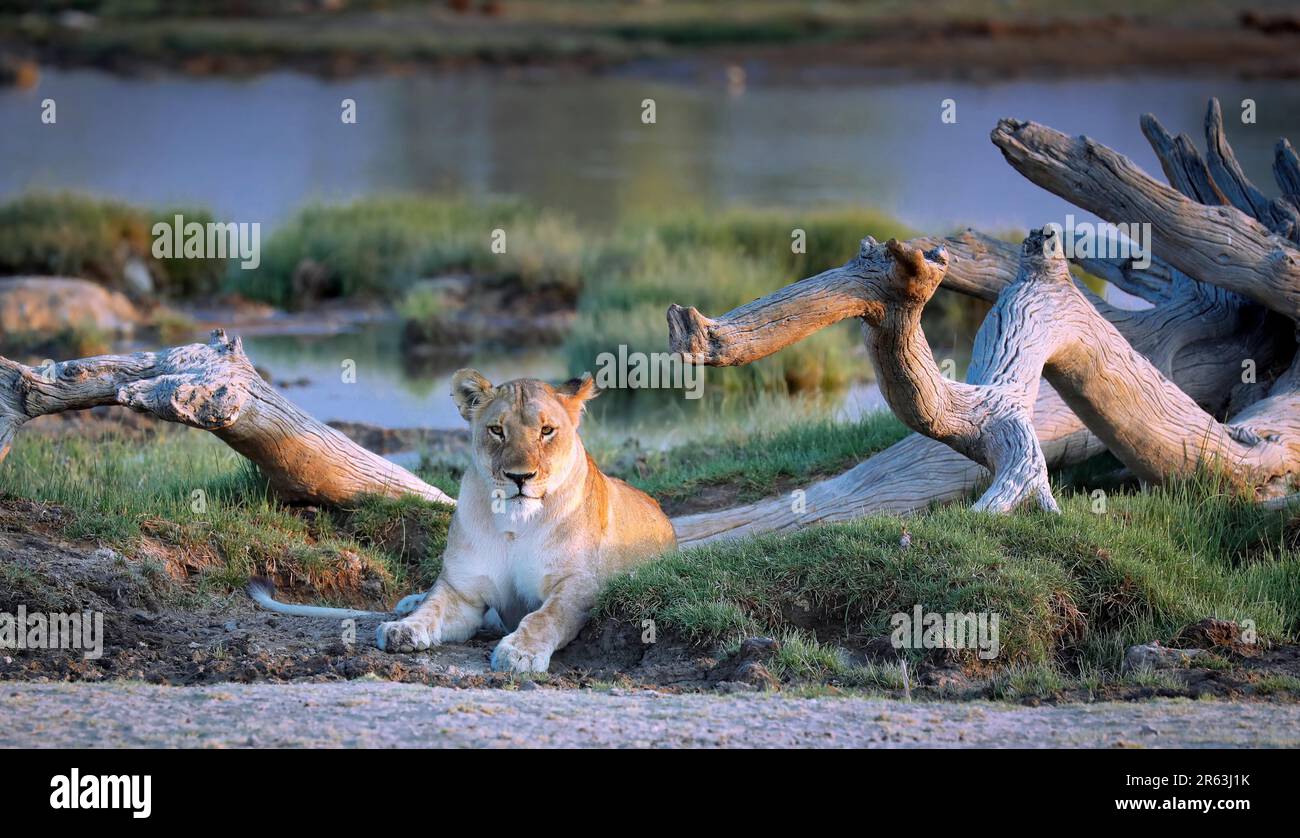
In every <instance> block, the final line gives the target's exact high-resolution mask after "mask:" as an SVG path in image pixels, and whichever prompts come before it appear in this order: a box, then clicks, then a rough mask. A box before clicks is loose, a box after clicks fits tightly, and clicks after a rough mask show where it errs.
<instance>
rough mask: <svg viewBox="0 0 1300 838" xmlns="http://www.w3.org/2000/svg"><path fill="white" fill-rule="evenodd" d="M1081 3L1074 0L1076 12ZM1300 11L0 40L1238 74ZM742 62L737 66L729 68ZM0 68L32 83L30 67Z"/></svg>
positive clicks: (58, 33) (370, 28)
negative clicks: (20, 68) (1211, 71)
mask: <svg viewBox="0 0 1300 838" xmlns="http://www.w3.org/2000/svg"><path fill="white" fill-rule="evenodd" d="M1085 14H1086V13H1085ZM1298 46H1300V16H1297V15H1296V14H1295V13H1294V12H1292V11H1288V10H1266V11H1253V10H1250V9H1249V8H1244V7H1243V8H1242V10H1241V11H1240V12H1238V13H1236V14H1233V13H1232V11H1231V10H1230V9H1223V8H1222V7H1211V8H1208V9H1205V8H1196V7H1192V8H1186V9H1182V10H1180V13H1179V14H1177V15H1170V16H1160V17H1157V16H1147V15H1142V14H1135V15H1120V14H1111V15H1101V14H1096V13H1092V14H1086V16H1084V15H1079V14H1076V15H1063V14H1060V13H1059V12H1058V11H1057V10H1055V9H1051V8H1047V7H1044V8H1043V9H1042V11H1041V13H1039V14H1034V13H1033V10H1032V9H1030V10H1029V11H1028V12H1022V13H1019V14H1006V15H1000V16H980V15H978V14H967V15H964V16H962V17H961V18H960V19H952V18H945V17H940V16H937V15H933V14H929V13H927V12H926V11H925V10H917V11H915V12H912V13H910V14H907V15H902V16H891V17H882V16H879V15H878V14H877V13H875V12H874V11H872V10H869V9H868V10H866V11H865V12H860V13H856V14H844V13H841V14H839V15H828V16H823V15H820V14H818V13H817V12H816V10H807V9H800V8H799V7H798V6H792V8H791V9H790V10H788V12H787V13H786V14H784V15H775V16H773V15H764V14H758V15H755V16H751V17H746V16H742V17H730V16H728V15H727V14H725V13H720V14H719V15H718V16H717V17H716V19H715V18H711V17H704V18H694V19H692V18H689V17H688V18H681V19H677V18H673V17H665V18H664V19H662V20H656V19H654V18H653V16H652V15H651V16H648V17H644V18H633V19H629V20H627V21H621V20H618V19H617V18H615V19H609V18H604V19H602V18H599V17H597V18H594V19H591V20H582V21H577V22H565V21H562V20H546V19H544V16H543V17H542V18H538V17H530V15H529V14H528V13H527V12H524V13H523V14H522V15H520V16H518V17H516V16H514V15H513V13H512V14H510V15H492V16H489V15H454V14H441V15H440V14H438V12H436V11H432V12H431V11H430V10H425V11H412V12H396V13H386V14H366V13H354V14H348V15H326V16H321V15H315V16H301V17H279V18H263V19H249V20H238V19H232V20H215V19H204V18H183V19H162V20H153V21H146V22H140V21H115V20H112V19H105V20H91V21H89V24H88V25H85V26H75V27H73V26H66V25H60V23H59V22H58V21H57V20H53V19H51V20H41V19H38V18H36V17H33V16H29V17H28V18H27V19H25V20H14V19H10V20H9V21H7V22H5V21H3V20H0V52H3V53H5V54H7V55H8V56H9V60H8V64H9V65H11V66H23V67H31V62H33V61H35V62H39V63H41V64H48V65H54V66H59V67H87V66H90V67H96V68H100V69H104V70H107V71H109V72H114V73H120V74H128V75H138V74H148V73H154V72H159V71H179V72H184V73H187V74H192V75H234V76H247V75H253V74H258V73H265V72H273V71H281V70H284V69H286V68H292V69H296V70H299V71H302V72H307V73H311V74H315V75H319V76H323V77H331V78H343V77H352V76H356V75H359V74H368V73H395V72H400V73H411V72H419V71H427V70H438V71H448V70H451V71H455V70H467V69H483V68H487V69H492V70H497V71H504V72H509V73H512V74H531V75H556V74H563V75H577V74H587V73H594V72H634V73H638V74H644V75H648V76H653V77H659V78H674V77H684V76H686V77H695V78H706V79H714V80H717V81H726V82H727V83H730V84H733V85H734V84H743V83H744V80H745V79H746V78H747V77H748V78H749V79H751V80H762V79H767V80H794V79H802V80H805V81H821V82H828V81H834V79H836V78H843V77H846V76H858V77H861V76H862V75H863V74H868V75H889V76H897V77H903V78H922V79H929V78H1015V77H1028V76H1039V77H1041V76H1044V75H1073V76H1080V75H1111V74H1115V73H1126V72H1134V71H1146V72H1167V73H1184V72H1189V71H1197V70H1205V69H1210V68H1212V69H1213V70H1214V71H1215V72H1216V73H1221V74H1233V75H1236V76H1241V77H1261V76H1267V77H1274V78H1293V77H1296V76H1297V75H1300V49H1297V47H1298ZM737 67H743V68H744V69H743V71H742V72H740V73H739V75H738V74H737V72H736V70H735V69H732V68H737ZM33 72H35V71H34V70H30V69H29V70H27V71H26V72H25V73H17V72H10V73H8V74H0V78H9V79H11V82H10V83H15V84H17V83H19V82H20V81H21V82H22V83H25V84H29V85H30V84H32V83H33V82H32V81H31V77H32V73H33Z"/></svg>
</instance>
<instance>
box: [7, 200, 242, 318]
mask: <svg viewBox="0 0 1300 838" xmlns="http://www.w3.org/2000/svg"><path fill="white" fill-rule="evenodd" d="M177 215H181V216H183V217H184V219H185V223H187V224H188V223H189V222H198V223H200V224H207V223H208V222H210V221H212V220H213V217H212V214H211V213H210V212H208V211H207V210H203V209H196V208H190V207H184V208H167V209H163V210H158V211H153V210H146V209H141V208H139V207H134V206H131V205H129V204H125V203H121V202H118V201H111V200H102V199H99V198H92V197H88V196H84V195H76V194H68V193H63V194H40V193H36V194H29V195H24V196H22V197H19V198H15V199H14V200H11V201H8V202H5V203H3V204H0V275H14V274H35V275H56V276H70V277H80V278H82V279H90V280H94V281H96V282H99V283H100V284H102V285H104V286H106V287H108V288H111V289H113V290H115V291H124V292H127V293H128V295H135V292H133V291H132V290H131V288H130V287H129V283H128V281H127V268H128V264H129V263H131V262H133V261H134V262H138V263H139V264H140V265H142V266H143V267H144V268H145V269H146V270H147V271H148V274H149V279H150V281H151V282H152V284H153V286H154V288H155V289H156V291H157V292H158V294H159V295H160V296H161V297H164V298H167V299H175V300H180V299H188V298H192V297H196V296H202V295H206V294H212V293H215V292H217V291H219V290H220V289H221V288H222V286H223V283H224V282H225V277H226V271H227V262H226V261H225V260H222V259H155V258H154V257H153V253H152V248H153V240H154V237H153V226H154V224H155V223H158V222H163V223H166V224H168V225H171V224H173V223H174V219H175V216H177Z"/></svg>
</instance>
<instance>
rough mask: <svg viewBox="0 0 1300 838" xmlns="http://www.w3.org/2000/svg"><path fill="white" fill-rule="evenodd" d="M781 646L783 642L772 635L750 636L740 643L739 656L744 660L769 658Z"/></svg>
mask: <svg viewBox="0 0 1300 838" xmlns="http://www.w3.org/2000/svg"><path fill="white" fill-rule="evenodd" d="M780 648H781V643H780V642H779V641H777V640H776V639H775V638H772V637H749V638H746V639H745V640H744V641H742V642H741V644H740V651H739V652H738V653H737V654H738V657H739V658H740V659H741V660H744V661H751V660H767V659H768V658H770V657H771V656H772V655H774V654H776V653H777V651H778V650H780Z"/></svg>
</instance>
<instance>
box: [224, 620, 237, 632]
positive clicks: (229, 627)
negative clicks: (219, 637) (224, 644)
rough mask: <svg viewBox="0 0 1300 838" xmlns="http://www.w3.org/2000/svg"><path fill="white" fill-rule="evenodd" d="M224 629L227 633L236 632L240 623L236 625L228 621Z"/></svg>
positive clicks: (232, 621)
mask: <svg viewBox="0 0 1300 838" xmlns="http://www.w3.org/2000/svg"><path fill="white" fill-rule="evenodd" d="M224 628H225V630H226V631H234V630H235V629H237V628H239V623H236V622H235V621H234V620H226V624H225V626H224Z"/></svg>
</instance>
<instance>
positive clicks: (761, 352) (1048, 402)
mask: <svg viewBox="0 0 1300 838" xmlns="http://www.w3.org/2000/svg"><path fill="white" fill-rule="evenodd" d="M1142 126H1143V130H1144V131H1145V132H1146V134H1147V137H1148V139H1149V140H1150V142H1151V144H1152V147H1153V148H1154V149H1155V150H1156V153H1157V155H1158V156H1159V157H1160V159H1161V161H1162V165H1163V166H1164V168H1165V170H1166V174H1167V176H1168V177H1169V179H1170V182H1171V183H1173V184H1174V185H1175V187H1177V188H1176V189H1170V188H1169V187H1166V186H1164V185H1163V184H1159V183H1157V182H1155V181H1154V180H1152V179H1151V178H1149V177H1148V176H1147V175H1145V174H1144V173H1142V172H1141V171H1140V170H1138V169H1137V168H1136V167H1135V166H1133V165H1132V164H1131V163H1130V162H1129V161H1128V160H1127V159H1126V158H1124V157H1123V156H1121V155H1118V154H1116V153H1115V152H1113V151H1111V150H1110V149H1107V148H1105V147H1104V146H1101V145H1100V144H1097V143H1094V142H1092V141H1090V140H1087V139H1086V138H1080V139H1070V138H1067V137H1064V135H1061V134H1059V133H1058V132H1054V131H1052V130H1051V129H1048V128H1045V127H1043V126H1039V125H1035V124H1033V123H1023V122H1013V121H1010V120H1003V121H1002V122H1001V123H1000V124H999V126H998V128H997V129H996V130H995V131H994V132H993V140H994V142H995V143H996V144H997V145H998V146H999V147H1000V148H1001V149H1002V150H1003V152H1004V154H1005V155H1006V157H1007V159H1008V161H1009V162H1011V164H1012V165H1013V166H1014V167H1015V168H1016V169H1017V170H1019V171H1020V172H1021V173H1022V174H1025V175H1026V176H1027V177H1029V178H1030V179H1031V180H1033V181H1034V182H1036V183H1038V184H1040V185H1042V186H1044V187H1045V188H1048V189H1050V190H1052V191H1054V192H1056V193H1057V194H1059V195H1062V196H1063V197H1065V198H1067V199H1068V200H1070V201H1071V202H1073V203H1075V204H1076V205H1078V206H1081V207H1084V208H1085V209H1088V210H1091V211H1093V212H1096V213H1097V214H1098V215H1100V216H1102V217H1103V218H1105V219H1107V220H1110V221H1114V222H1126V223H1132V222H1139V223H1149V224H1151V225H1152V231H1153V237H1152V238H1153V243H1154V250H1155V253H1156V255H1157V256H1158V257H1160V258H1158V259H1157V260H1155V261H1154V262H1153V264H1152V265H1151V266H1150V267H1149V268H1147V269H1145V270H1138V269H1136V268H1135V266H1134V265H1133V264H1132V262H1131V261H1128V260H1107V259H1097V258H1089V259H1080V260H1078V261H1079V262H1080V264H1081V265H1083V266H1084V267H1085V269H1087V270H1089V271H1091V272H1092V273H1094V274H1096V275H1098V276H1101V277H1103V278H1105V279H1107V280H1109V281H1111V282H1113V283H1115V284H1116V285H1117V286H1118V287H1120V288H1122V289H1124V290H1126V291H1128V292H1130V293H1133V294H1135V295H1137V296H1139V297H1141V298H1142V299H1144V300H1146V301H1148V302H1150V303H1151V304H1152V308H1150V309H1146V310H1142V311H1125V310H1120V309H1117V308H1115V307H1113V306H1109V305H1107V304H1105V303H1104V302H1102V301H1100V300H1098V299H1097V298H1095V297H1094V296H1092V295H1091V294H1089V293H1087V291H1086V290H1085V289H1082V288H1080V287H1078V286H1077V285H1076V284H1075V283H1073V282H1072V281H1071V280H1070V278H1069V275H1068V273H1067V272H1066V269H1065V263H1064V261H1063V260H1062V259H1061V258H1060V255H1059V251H1058V250H1056V249H1055V248H1054V247H1049V248H1048V249H1049V251H1051V252H1054V253H1056V254H1057V255H1056V256H1055V257H1051V256H1047V255H1045V254H1044V252H1043V245H1044V243H1045V242H1046V241H1047V237H1045V236H1043V235H1042V234H1041V233H1040V234H1038V235H1037V236H1031V239H1030V240H1028V241H1027V242H1026V243H1025V250H1024V254H1023V256H1022V258H1021V261H1020V264H1019V266H1018V267H1017V265H1016V262H1015V260H1014V259H1013V258H1012V254H1011V253H1010V252H1009V251H1010V246H1009V245H1005V244H1003V243H1001V242H996V241H992V240H989V239H984V238H982V237H979V236H976V235H974V234H967V235H965V236H963V237H960V238H957V239H949V240H935V239H921V240H916V241H913V242H909V243H906V244H901V245H900V244H897V243H891V244H890V246H889V247H888V248H879V247H878V246H877V245H875V243H874V242H871V241H869V240H868V241H867V242H864V246H863V252H862V253H861V254H860V255H859V257H858V258H857V259H855V260H853V261H851V262H850V263H848V264H846V265H845V266H843V267H841V268H837V269H834V270H831V271H827V272H825V273H823V274H820V275H818V276H816V277H811V278H809V279H806V280H802V281H800V282H796V283H794V284H792V285H790V286H786V287H785V288H783V289H780V290H779V291H777V292H774V293H773V294H771V295H769V296H767V297H764V298H762V299H759V300H756V301H754V302H752V303H749V304H748V305H745V306H742V307H740V308H738V309H735V310H734V311H732V312H729V313H728V314H726V315H723V316H722V317H719V318H717V319H716V320H715V319H710V318H707V317H704V316H702V315H701V314H700V313H699V312H698V311H695V310H694V309H688V308H682V307H680V306H673V307H672V308H670V310H669V313H668V324H669V336H670V338H669V339H670V345H671V347H672V348H673V349H674V350H675V351H683V352H691V353H692V354H693V355H694V356H695V357H696V358H697V359H698V360H700V361H701V362H703V363H706V364H714V365H733V364H742V363H749V362H751V361H753V360H757V359H758V358H761V357H764V356H766V355H768V354H771V353H772V352H775V351H778V350H779V349H781V348H783V347H785V346H788V345H789V344H790V343H793V342H794V341H796V340H799V339H801V338H803V337H806V336H807V335H809V334H811V333H812V332H813V331H816V330H817V329H819V328H822V327H824V326H825V325H828V324H829V323H832V322H835V321H837V320H840V319H844V318H845V317H859V318H861V319H862V320H863V322H864V325H865V332H866V336H867V342H868V348H869V349H870V350H871V355H872V359H873V363H874V364H875V365H876V367H877V376H878V379H879V383H880V386H881V390H882V393H883V394H884V395H885V397H886V401H887V402H888V403H889V405H890V407H891V408H892V409H893V410H894V411H895V412H896V413H897V414H898V415H899V416H900V418H902V419H903V421H904V422H905V423H906V424H908V425H909V426H910V427H912V428H914V429H915V430H918V431H919V432H921V433H922V434H924V435H925V436H927V437H930V439H925V438H922V437H909V438H908V439H906V440H904V441H903V442H901V443H899V444H897V445H895V446H893V447H892V448H890V449H888V450H886V451H884V452H882V453H881V454H878V455H876V456H875V457H872V458H870V459H868V460H867V461H866V462H864V463H862V464H861V465H859V466H857V467H856V468H854V469H851V470H850V471H848V472H846V473H844V474H842V475H840V476H839V477H836V478H832V479H830V480H825V481H821V482H819V483H816V484H814V485H813V486H811V487H809V488H808V489H807V490H806V496H805V499H804V500H805V503H804V504H802V505H801V507H800V508H801V509H803V510H804V511H800V512H796V511H795V505H794V504H792V503H790V501H789V500H788V499H786V498H774V499H771V500H769V501H764V502H761V503H758V504H751V505H748V506H745V507H738V508H735V509H729V510H722V511H719V512H713V513H705V514H700V515H692V516H686V517H683V518H679V519H677V520H676V521H674V525H675V526H676V527H677V531H678V538H679V540H680V541H682V542H683V543H698V542H701V541H707V540H710V539H713V538H720V537H734V536H738V535H745V534H751V533H756V532H763V531H770V530H783V529H789V528H793V527H797V526H803V525H806V524H808V523H811V522H813V521H820V520H843V519H846V518H851V517H856V516H858V515H862V514H866V513H868V512H872V511H896V512H906V511H911V510H914V509H918V508H922V507H924V506H927V505H929V504H931V503H934V502H936V501H943V500H951V499H956V498H960V497H962V496H964V495H966V494H968V493H969V492H971V491H972V490H973V489H974V488H976V487H977V486H978V485H980V484H983V483H985V482H986V481H988V478H989V473H988V471H986V469H985V468H981V464H982V465H983V466H986V467H988V468H989V469H991V470H992V471H993V481H992V483H991V484H990V485H989V488H988V489H987V490H986V492H985V494H984V495H983V497H981V498H980V500H979V501H978V502H977V506H978V507H979V508H985V509H990V510H1006V509H1010V508H1014V507H1015V506H1017V505H1018V504H1019V503H1020V502H1022V501H1024V500H1027V499H1032V500H1034V501H1036V502H1037V503H1039V504H1040V505H1042V506H1044V507H1047V508H1052V506H1053V503H1052V502H1051V499H1050V492H1049V493H1047V494H1046V495H1044V488H1043V487H1044V486H1046V473H1047V472H1046V469H1047V468H1048V467H1050V466H1056V465H1060V464H1064V463H1067V462H1074V461H1077V460H1079V459H1082V458H1084V457H1086V456H1090V455H1091V454H1093V453H1096V452H1097V451H1100V450H1103V449H1104V448H1110V450H1112V452H1114V453H1115V454H1116V456H1117V457H1119V459H1120V460H1121V461H1122V462H1124V463H1125V464H1126V465H1127V466H1129V467H1130V468H1131V469H1132V470H1133V471H1134V472H1136V473H1137V474H1138V475H1139V476H1141V477H1142V478H1144V479H1146V480H1153V481H1157V480H1163V479H1167V478H1170V477H1175V476H1179V475H1186V474H1188V473H1189V472H1190V471H1192V470H1194V469H1196V468H1200V467H1201V466H1203V465H1208V466H1210V467H1213V468H1218V469H1221V470H1223V471H1224V472H1226V473H1227V474H1228V475H1230V476H1231V477H1232V478H1233V479H1235V480H1237V481H1238V482H1239V483H1241V484H1243V485H1247V486H1250V487H1252V488H1255V489H1256V490H1257V491H1258V494H1259V496H1260V497H1261V498H1265V497H1272V496H1276V495H1279V494H1281V493H1283V492H1285V491H1287V489H1288V487H1289V485H1290V481H1291V479H1292V477H1293V476H1294V475H1295V473H1296V471H1297V470H1298V469H1300V420H1298V419H1296V418H1295V408H1296V407H1297V406H1300V404H1297V398H1298V397H1297V390H1298V389H1300V386H1298V385H1300V380H1298V379H1300V372H1297V371H1296V369H1295V368H1294V365H1293V363H1292V362H1293V361H1294V356H1295V337H1294V335H1295V322H1294V321H1295V318H1296V314H1298V313H1300V260H1298V259H1297V255H1298V254H1297V251H1296V249H1295V247H1294V245H1293V240H1294V237H1295V234H1296V225H1295V221H1294V219H1295V214H1294V213H1293V212H1292V211H1291V209H1292V207H1293V206H1294V203H1293V202H1292V201H1291V198H1290V196H1291V195H1293V194H1295V189H1294V187H1295V186H1296V185H1297V184H1300V167H1297V165H1296V164H1295V162H1294V161H1295V157H1294V153H1293V152H1292V153H1291V154H1290V155H1289V156H1288V154H1287V152H1288V151H1289V149H1290V146H1289V144H1287V143H1285V141H1283V142H1281V143H1279V146H1278V153H1277V157H1276V160H1275V167H1274V168H1275V172H1276V173H1277V178H1278V182H1279V185H1280V186H1281V188H1282V193H1283V198H1282V199H1278V200H1267V199H1264V198H1263V196H1262V194H1261V193H1260V192H1259V190H1258V189H1256V188H1255V187H1254V186H1253V185H1251V184H1250V183H1249V181H1248V180H1246V178H1245V176H1244V174H1243V173H1242V172H1241V168H1240V166H1239V165H1237V164H1236V161H1235V157H1234V156H1233V154H1232V150H1231V147H1230V146H1229V145H1228V144H1227V140H1226V137H1225V136H1224V134H1223V130H1222V119H1221V117H1220V115H1219V112H1218V108H1217V103H1213V102H1212V103H1211V106H1210V111H1209V114H1208V115H1207V121H1206V134H1207V143H1208V145H1209V146H1210V148H1211V151H1210V153H1209V158H1210V161H1209V162H1206V160H1205V159H1203V158H1201V157H1200V155H1199V154H1198V153H1197V152H1196V150H1195V147H1194V145H1193V144H1192V143H1191V141H1190V140H1189V139H1187V138H1186V137H1179V138H1177V139H1174V138H1170V137H1169V136H1168V134H1167V133H1165V132H1164V130H1163V128H1161V127H1160V126H1159V123H1158V122H1156V121H1155V120H1154V118H1153V117H1150V116H1147V117H1144V118H1143V123H1142ZM936 247H942V249H943V251H946V257H947V258H946V259H944V258H943V257H942V256H941V252H940V251H939V250H933V249H932V248H936ZM922 250H930V253H929V255H925V254H923V253H921V252H920V251H922ZM886 255H887V256H888V259H886V258H885V256H886ZM918 259H921V260H923V261H921V262H918ZM945 262H946V265H945V264H944V263H945ZM945 268H946V275H944V274H943V271H944V269H945ZM936 274H939V275H941V276H942V281H943V283H944V284H945V285H947V286H948V287H950V288H952V289H953V290H957V291H960V292H962V293H967V294H974V295H977V296H981V297H983V298H985V299H989V298H991V297H992V298H995V299H996V300H997V303H996V305H995V307H994V309H993V311H992V312H990V314H989V317H988V318H987V319H986V321H985V323H984V324H983V326H982V327H981V330H980V333H979V336H978V337H977V338H976V348H975V352H974V357H973V360H972V364H971V369H970V372H969V374H968V381H967V382H966V383H964V384H959V383H957V382H949V381H945V380H943V379H942V378H941V377H940V376H938V375H937V371H936V370H934V369H933V362H932V360H931V358H930V355H929V350H928V347H927V346H926V344H925V341H924V337H923V335H922V334H921V333H920V327H919V314H920V310H921V307H923V306H924V303H925V302H926V301H927V300H928V299H929V294H930V293H932V292H933V285H934V284H935V282H936V277H935V275H936ZM927 289H928V290H927ZM918 292H920V293H918ZM1242 361H1249V362H1250V363H1251V364H1252V365H1253V369H1255V370H1256V375H1257V378H1255V379H1254V380H1253V381H1248V380H1247V378H1248V377H1247V376H1243V375H1242ZM1035 367H1037V368H1038V369H1040V370H1041V371H1042V372H1043V373H1044V375H1045V376H1046V379H1047V381H1048V382H1050V384H1051V385H1052V387H1050V388H1049V387H1040V386H1039V385H1038V380H1037V379H1038V373H1037V371H1035ZM1227 416H1231V417H1232V420H1231V421H1230V422H1226V423H1225V422H1224V421H1222V420H1223V419H1224V418H1225V417H1227ZM1027 422H1031V423H1032V425H1027V424H1026V423H1027ZM1026 427H1032V428H1033V430H1034V431H1035V432H1036V436H1037V439H1036V440H1035V442H1036V444H1030V442H1029V440H1028V439H1027V437H1026V436H1025V433H1024V429H1025V428H1026ZM1009 440H1012V441H1014V444H1010V443H1009V442H1008V441H1009ZM939 443H943V445H944V446H947V448H945V447H942V446H941V445H940V444H939ZM972 460H974V462H973V461H972Z"/></svg>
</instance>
